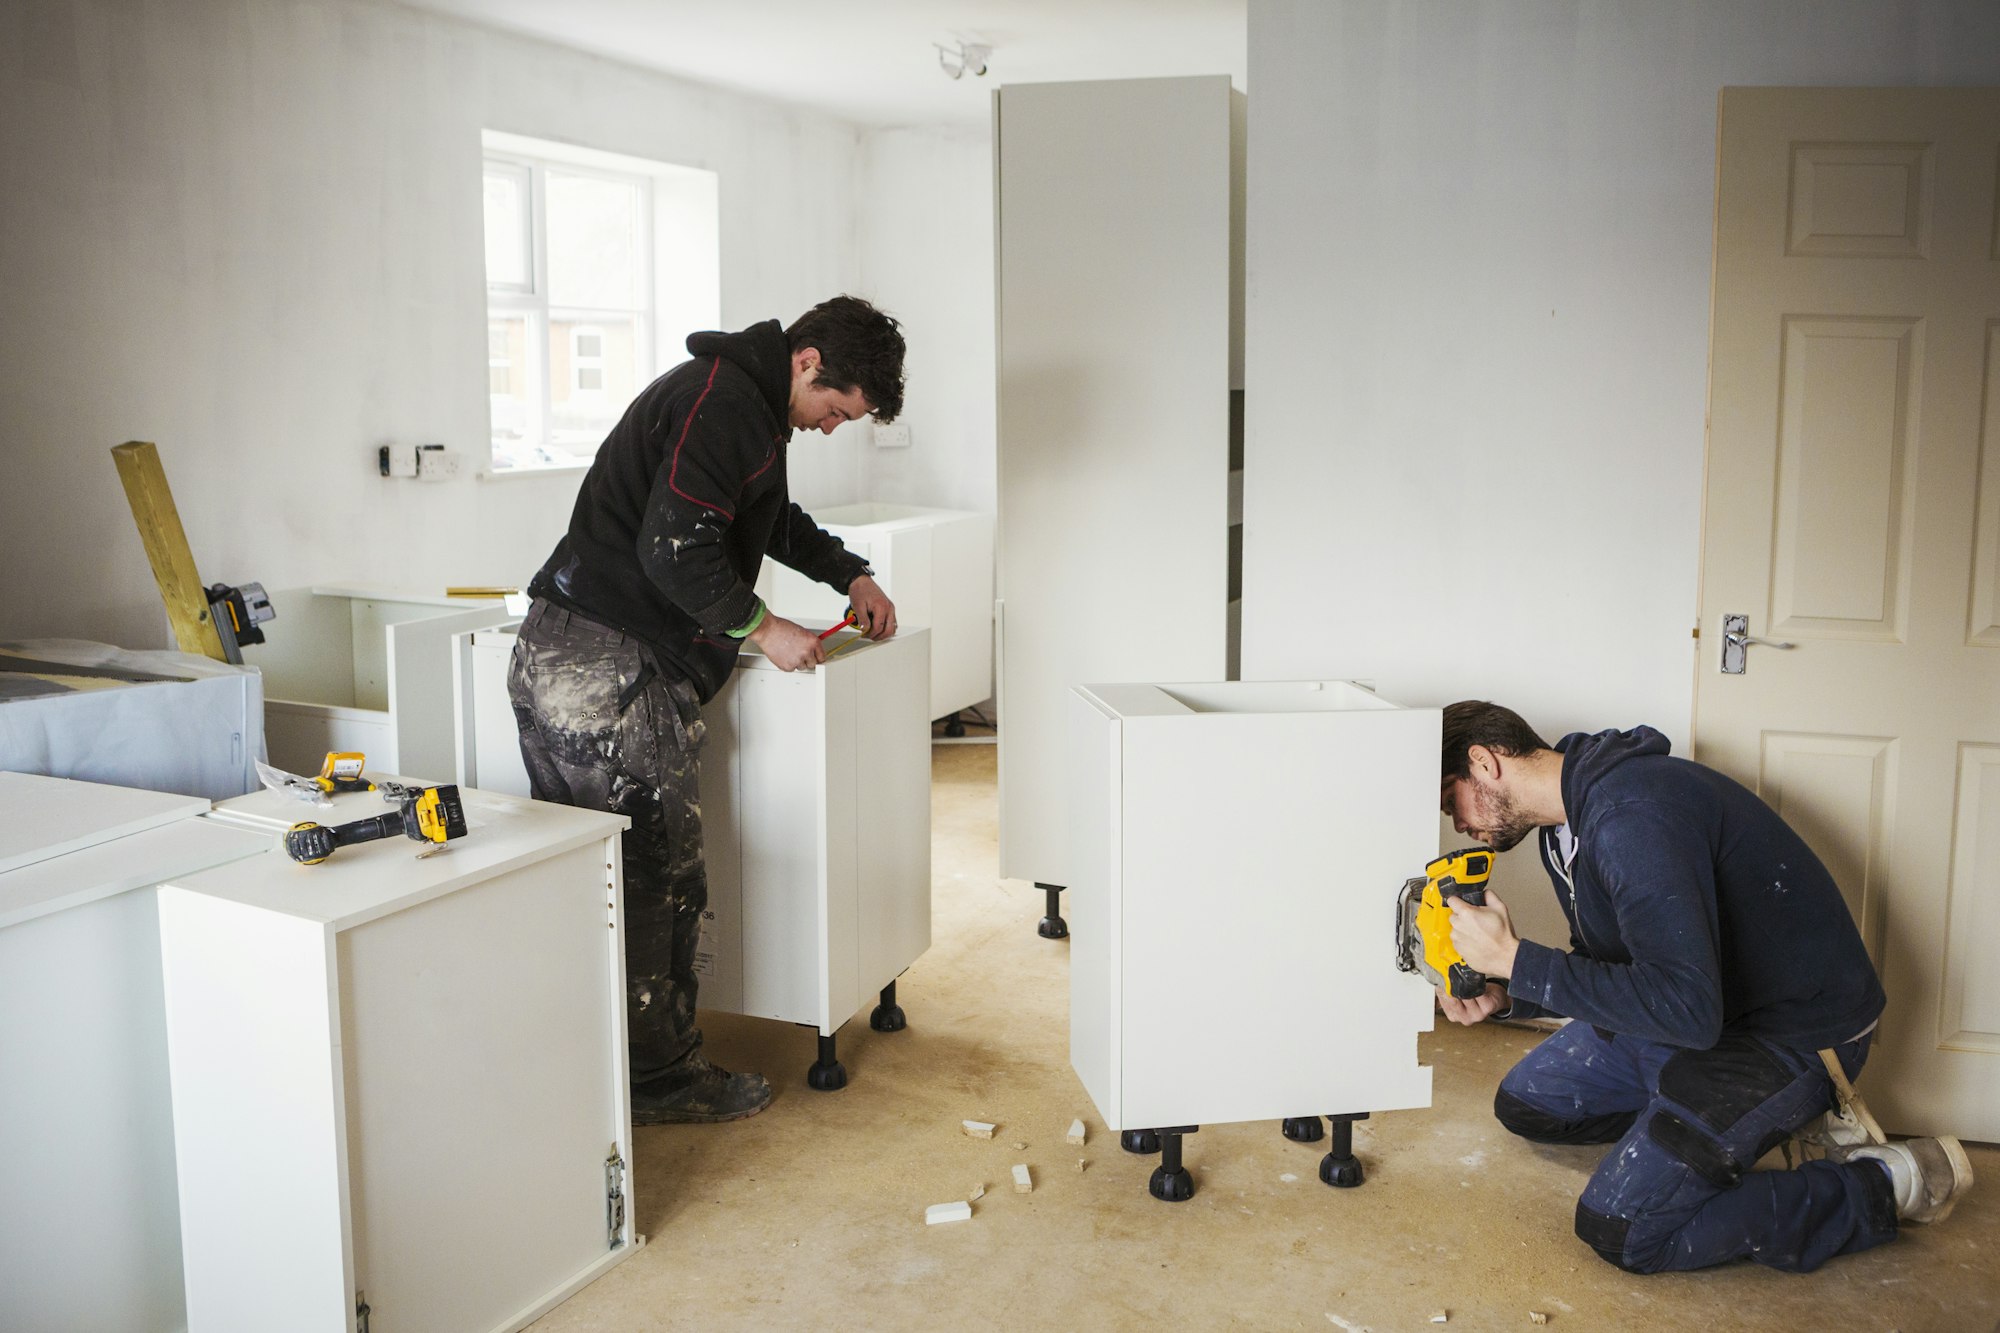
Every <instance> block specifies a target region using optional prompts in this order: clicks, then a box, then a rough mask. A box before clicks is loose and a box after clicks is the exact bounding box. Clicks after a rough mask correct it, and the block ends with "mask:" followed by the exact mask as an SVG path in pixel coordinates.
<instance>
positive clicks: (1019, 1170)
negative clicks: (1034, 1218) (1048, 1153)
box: [1014, 1162, 1035, 1194]
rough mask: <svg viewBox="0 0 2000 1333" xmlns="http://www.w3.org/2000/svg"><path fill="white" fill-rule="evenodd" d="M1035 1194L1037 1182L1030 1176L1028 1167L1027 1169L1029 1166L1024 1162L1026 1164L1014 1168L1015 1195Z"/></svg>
mask: <svg viewBox="0 0 2000 1333" xmlns="http://www.w3.org/2000/svg"><path fill="white" fill-rule="evenodd" d="M1034 1192H1035V1181H1034V1177H1032V1176H1030V1175H1029V1174H1028V1167H1027V1164H1026V1163H1025V1162H1024V1163H1021V1164H1019V1165H1017V1166H1015V1168H1014V1193H1016V1194H1033V1193H1034Z"/></svg>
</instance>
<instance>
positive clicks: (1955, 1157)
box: [1840, 1135, 1972, 1222]
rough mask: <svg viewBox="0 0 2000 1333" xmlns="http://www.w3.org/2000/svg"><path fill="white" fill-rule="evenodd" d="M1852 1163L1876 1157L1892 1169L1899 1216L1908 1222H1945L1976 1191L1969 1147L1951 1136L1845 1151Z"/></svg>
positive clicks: (1897, 1214) (1842, 1155)
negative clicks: (1957, 1205)
mask: <svg viewBox="0 0 2000 1333" xmlns="http://www.w3.org/2000/svg"><path fill="white" fill-rule="evenodd" d="M1840 1156H1841V1157H1843V1158H1845V1159H1846V1160H1848V1161H1853V1160H1854V1159H1855V1158H1857V1157H1872V1158H1874V1159H1875V1160H1876V1161H1878V1162H1880V1163H1882V1165H1883V1166H1885V1167H1887V1168H1888V1169H1889V1180H1890V1182H1891V1183H1892V1184H1893V1185H1894V1187H1895V1191H1896V1216H1898V1217H1900V1218H1902V1219H1903V1220H1904V1221H1906V1222H1942V1221H1944V1220H1945V1218H1946V1217H1948V1216H1950V1215H1951V1210H1952V1206H1953V1205H1954V1204H1956V1203H1957V1202H1958V1201H1959V1198H1960V1196H1962V1195H1963V1194H1964V1193H1965V1192H1966V1191H1967V1190H1969V1189H1971V1188H1972V1160H1971V1159H1970V1158H1968V1157H1967V1156H1966V1155H1965V1146H1964V1145H1963V1144H1961V1143H1960V1142H1959V1141H1958V1140H1957V1139H1955V1138H1952V1137H1950V1136H1949V1135H1947V1136H1945V1137H1943V1138H1935V1139H1906V1140H1904V1141H1903V1142H1901V1143H1883V1144H1871V1145H1869V1146H1867V1147H1864V1148H1853V1149H1846V1150H1842V1152H1841V1153H1840Z"/></svg>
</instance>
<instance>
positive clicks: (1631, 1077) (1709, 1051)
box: [1439, 702, 1972, 1273]
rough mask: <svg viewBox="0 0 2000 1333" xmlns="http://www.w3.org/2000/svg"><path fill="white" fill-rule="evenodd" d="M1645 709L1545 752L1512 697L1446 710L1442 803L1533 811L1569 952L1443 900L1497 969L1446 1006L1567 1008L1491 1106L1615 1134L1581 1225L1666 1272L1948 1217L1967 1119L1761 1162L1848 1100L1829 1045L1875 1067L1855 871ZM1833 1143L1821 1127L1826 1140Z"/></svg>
mask: <svg viewBox="0 0 2000 1333" xmlns="http://www.w3.org/2000/svg"><path fill="white" fill-rule="evenodd" d="M1667 750H1668V743H1667V740H1666V738H1665V737H1664V736H1662V735H1660V733H1658V732H1657V731H1654V730H1653V729H1652V728H1650V727H1639V728H1637V729H1636V730H1633V731H1627V732H1619V731H1603V732H1599V733H1597V734H1596V735H1594V736H1586V735H1583V734H1581V733H1578V734H1576V735H1572V736H1568V737H1565V738H1564V739H1563V741H1562V742H1561V744H1559V745H1557V746H1556V747H1555V748H1554V749H1550V748H1549V747H1548V746H1547V745H1545V744H1544V743H1543V742H1542V739H1541V738H1540V737H1539V736H1537V735H1536V734H1535V732H1534V730H1533V729H1532V728H1530V727H1529V726H1528V724H1527V723H1526V722H1524V721H1522V720H1521V718H1520V716H1519V715H1518V714H1516V713H1514V712H1512V711H1510V710H1508V709H1505V708H1502V707H1500V706H1499V705H1497V704H1490V703H1478V702H1466V703H1457V704H1453V705H1452V706H1451V707H1449V708H1447V709H1445V710H1444V753H1443V772H1442V786H1441V791H1440V798H1441V804H1442V807H1443V810H1444V812H1445V813H1446V814H1447V815H1450V816H1451V819H1452V823H1453V824H1454V825H1455V826H1456V827H1457V829H1458V831H1459V832H1460V833H1463V834H1470V835H1472V836H1473V837H1475V838H1477V839H1478V840H1479V841H1481V842H1483V843H1485V844H1486V845H1487V846H1489V847H1491V848H1493V850H1494V851H1496V852H1504V851H1506V850H1507V849H1508V848H1510V847H1513V846H1514V845H1516V844H1517V843H1519V842H1520V841H1521V840H1522V839H1523V838H1525V837H1527V835H1528V834H1530V833H1533V832H1537V831H1538V830H1539V841H1540V845H1541V853H1542V864H1543V865H1544V866H1545V867H1546V868H1547V869H1548V872H1549V878H1550V880H1551V882H1552V883H1553V884H1554V887H1555V890H1556V897H1557V899H1558V901H1560V902H1561V904H1562V909H1563V914H1564V915H1565V916H1566V917H1568V918H1569V927H1570V948H1569V949H1568V950H1567V951H1564V950H1561V949H1552V948H1549V947H1548V946H1546V945H1542V944H1536V943H1535V942H1534V941H1532V940H1523V939H1519V938H1517V937H1516V936H1515V934H1514V929H1513V925H1512V923H1511V921H1510V920H1509V918H1508V914H1507V906H1506V904H1505V903H1503V902H1501V901H1500V899H1499V898H1498V897H1496V896H1495V895H1494V894H1493V893H1492V891H1491V890H1490V889H1489V890H1488V892H1487V895H1486V904H1487V905H1486V906H1484V907H1472V906H1469V905H1467V904H1466V903H1464V902H1463V901H1454V902H1453V903H1452V905H1451V906H1452V942H1453V944H1454V945H1456V946H1457V948H1458V951H1459V952H1460V953H1461V954H1463V955H1464V957H1465V960H1466V962H1468V963H1469V964H1471V965H1472V966H1473V967H1474V968H1477V969H1478V970H1479V971H1481V972H1484V973H1486V974H1487V975H1488V976H1490V977H1494V978H1499V979H1501V980H1498V981H1495V982H1494V983H1492V984H1490V985H1488V986H1487V988H1486V992H1485V994H1484V995H1481V996H1479V997H1477V998H1475V999H1472V1000H1466V1001H1460V1000H1455V999H1452V998H1451V997H1450V996H1449V994H1448V993H1446V992H1445V991H1442V990H1440V992H1439V1002H1440V1004H1441V1005H1442V1006H1443V1007H1444V1010H1445V1013H1446V1015H1447V1016H1448V1017H1449V1018H1451V1019H1452V1020H1453V1021H1454V1022H1458V1023H1467V1024H1470V1023H1477V1022H1479V1021H1480V1020H1481V1019H1484V1018H1487V1017H1489V1016H1495V1015H1497V1016H1500V1017H1514V1018H1529V1017H1534V1016H1536V1015H1538V1014H1555V1015H1563V1016H1567V1017H1570V1018H1572V1019H1575V1020H1576V1021H1575V1022H1572V1023H1571V1024H1569V1025H1568V1026H1567V1027H1565V1028H1563V1029H1562V1030H1561V1031H1559V1032H1557V1033H1556V1034H1555V1035H1553V1036H1551V1037H1549V1038H1548V1039H1547V1040H1546V1041H1544V1042H1542V1044H1541V1045H1540V1046H1537V1047H1536V1048H1535V1049H1534V1050H1533V1051H1531V1052H1530V1053H1529V1054H1528V1055H1527V1056H1526V1057H1524V1058H1523V1059H1522V1060H1521V1062H1520V1063H1519V1064H1517V1065H1515V1066H1514V1068H1513V1070H1512V1071H1511V1072H1510V1073H1509V1074H1508V1075H1507V1076H1506V1078H1504V1079H1502V1080H1501V1083H1500V1090H1499V1092H1498V1094H1497V1095H1496V1096H1495V1097H1494V1100H1493V1110H1494V1114H1495V1115H1497V1116H1498V1117H1499V1119H1500V1123H1501V1124H1503V1125H1505V1126H1506V1127H1507V1128H1508V1129H1509V1130H1512V1131H1513V1132H1514V1133H1516V1134H1519V1135H1521V1136H1522V1137H1523V1138H1528V1139H1533V1140H1534V1141H1536V1142H1538V1143H1613V1142H1615V1143H1616V1144H1617V1145H1618V1146H1617V1147H1616V1148H1615V1149H1613V1150H1612V1151H1611V1153H1610V1154H1608V1155H1607V1156H1606V1157H1605V1158H1604V1160H1603V1161H1602V1162H1601V1163H1600V1164H1599V1165H1598V1168H1597V1171H1596V1173H1595V1174H1594V1175H1592V1176H1591V1178H1590V1184H1589V1185H1588V1186H1587V1187H1586V1188H1585V1189H1584V1192H1583V1197H1582V1198H1581V1199H1579V1200H1578V1201H1577V1205H1576V1232H1577V1235H1578V1236H1580V1237H1581V1238H1582V1239H1583V1240H1584V1242H1585V1243H1586V1244H1588V1245H1590V1246H1591V1248H1593V1249H1595V1250H1596V1251H1597V1252H1598V1253H1599V1254H1600V1255H1602V1256H1603V1257H1604V1258H1605V1259H1607V1260H1609V1261H1610V1262H1612V1263H1614V1264H1616V1265H1617V1266H1618V1267H1620V1268H1623V1269H1626V1270H1628V1271H1631V1272H1641V1273H1651V1272H1658V1271H1661V1270H1665V1269H1686V1268H1704V1267H1707V1266H1708V1265H1710V1264H1719V1263H1723V1262H1726V1261H1728V1260H1731V1259H1740V1258H1748V1259H1754V1260H1756V1261H1757V1262H1758V1263H1761V1264H1768V1265H1770V1266H1771V1267H1773V1268H1781V1269H1786V1270H1789V1271H1793V1272H1810V1271H1811V1270H1813V1269H1815V1268H1817V1267H1819V1266H1820V1265H1821V1264H1822V1263H1824V1262H1826V1260H1828V1259H1830V1258H1832V1257H1833V1256H1834V1255H1836V1254H1848V1253H1852V1252H1854V1251H1856V1250H1865V1249H1869V1248H1870V1247H1872V1246H1876V1245H1880V1244H1882V1243H1883V1242H1885V1241H1889V1240H1893V1239H1894V1238H1895V1236H1896V1226H1897V1222H1898V1219H1903V1220H1908V1221H1913V1222H1930V1221H1938V1220H1941V1219H1942V1218H1943V1217H1944V1215H1945V1214H1946V1213H1947V1212H1949V1211H1950V1210H1951V1207H1952V1205H1953V1203H1954V1202H1955V1201H1956V1200H1957V1199H1958V1197H1959V1196H1960V1195H1962V1194H1963V1193H1964V1192H1965V1191H1966V1190H1967V1189H1969V1188H1970V1187H1971V1185H1972V1167H1971V1164H1970V1162H1969V1161H1968V1160H1967V1158H1966V1155H1965V1150H1964V1148H1962V1147H1961V1146H1960V1145H1959V1142H1958V1140H1957V1139H1953V1138H1942V1139H1911V1140H1909V1141H1907V1142H1904V1143H1896V1144H1880V1143H1876V1142H1870V1141H1868V1140H1867V1139H1863V1140H1862V1142H1861V1146H1849V1147H1840V1146H1835V1147H1834V1148H1833V1149H1832V1151H1831V1152H1830V1153H1829V1156H1828V1157H1827V1158H1826V1159H1824V1160H1817V1161H1810V1162H1806V1163H1805V1164H1804V1165H1802V1166H1799V1167H1797V1168H1796V1169H1793V1170H1789V1171H1757V1172H1752V1171H1751V1170H1750V1167H1751V1165H1752V1164H1753V1163H1754V1162H1756V1161H1757V1159H1758V1158H1760V1157H1762V1156H1763V1155H1764V1154H1765V1153H1766V1152H1767V1151H1769V1150H1770V1149H1771V1148H1772V1147H1774V1146H1776V1145H1777V1144H1778V1143H1780V1142H1782V1141H1784V1140H1785V1139H1786V1138H1787V1137H1788V1136H1790V1135H1791V1134H1792V1133H1793V1132H1794V1131H1798V1130H1801V1129H1808V1128H1809V1127H1812V1126H1813V1125H1814V1124H1815V1122H1822V1121H1823V1117H1824V1116H1825V1115H1826V1113H1827V1112H1828V1111H1829V1110H1830V1109H1831V1107H1832V1106H1833V1102H1834V1091H1833V1085H1832V1082H1831V1080H1830V1078H1829V1075H1828V1071H1827V1067H1826V1064H1825V1063H1824V1061H1823V1058H1822V1056H1821V1055H1820V1054H1819V1053H1820V1052H1823V1051H1826V1050H1828V1049H1830V1050H1831V1051H1832V1052H1833V1054H1834V1056H1835V1058H1836V1059H1837V1060H1838V1061H1839V1063H1840V1066H1841V1069H1842V1071H1843V1072H1844V1073H1845V1075H1846V1076H1847V1078H1848V1079H1850V1080H1851V1079H1853V1078H1854V1077H1856V1076H1857V1075H1859V1073H1860V1072H1861V1066H1862V1063H1863V1061H1865V1060H1866V1059H1867V1055H1868V1044H1869V1040H1870V1038H1871V1037H1872V1036H1873V1034H1874V1031H1875V1024H1876V1021H1877V1019H1878V1018H1880V1016H1881V1013H1882V1007H1883V994H1882V986H1881V983H1880V982H1879V981H1878V980H1876V976H1875V969H1874V967H1873V965H1872V964H1871V963H1870V962H1869V960H1868V954H1867V951H1866V950H1865V949H1864V948H1863V946H1862V943H1861V935H1860V932H1858V931H1857V930H1856V929H1855V927H1854V919H1853V917H1852V916H1850V915H1849V913H1848V911H1847V905H1846V903H1845V901H1844V900H1843V899H1842V898H1841V896H1840V889H1839V888H1838V887H1837V886H1836V885H1835V884H1834V882H1833V879H1832V877H1831V876H1829V875H1828V874H1827V871H1826V867H1825V866H1823V865H1821V864H1820V861H1819V858H1818V857H1817V856H1815V855H1813V852H1812V849H1811V848H1809V847H1807V846H1806V844H1805V842H1804V840H1803V839H1801V838H1800V837H1799V836H1798V834H1796V833H1794V832H1793V831H1792V830H1791V829H1790V828H1789V827H1787V826H1786V824H1785V822H1784V821H1783V820H1782V819H1780V818H1779V817H1778V816H1777V815H1776V814H1775V813H1773V812H1772V810H1771V808H1770V807H1769V806H1767V805H1765V804H1764V803H1763V802H1762V801H1760V800H1759V799H1758V798H1757V797H1756V796H1755V795H1754V794H1753V793H1752V792H1750V791H1749V790H1748V789H1746V788H1744V787H1742V786H1740V785H1739V784H1737V783H1735V782H1733V781H1731V780H1730V779H1728V778H1726V777H1724V776H1723V775H1722V774H1720V773H1717V772H1715V771H1713V770H1712V769H1707V768H1703V767H1702V766H1701V765H1699V764H1695V763H1691V762H1689V761H1688V760H1685V759H1675V758H1671V757H1669V755H1668V753H1667ZM1822 1142H1824V1136H1822Z"/></svg>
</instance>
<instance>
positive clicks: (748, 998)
mask: <svg viewBox="0 0 2000 1333" xmlns="http://www.w3.org/2000/svg"><path fill="white" fill-rule="evenodd" d="M806 623H807V624H809V625H810V626H811V627H813V628H815V629H823V628H825V627H826V625H828V624H831V623H832V622H831V621H824V622H822V621H807V622H806ZM514 629H515V624H514V623H513V622H503V623H501V624H499V625H496V626H493V627H491V628H488V629H482V630H474V631H471V632H469V633H466V634H463V635H461V636H460V638H459V643H458V653H459V680H460V691H459V700H458V731H459V736H460V758H461V766H460V770H459V774H460V781H461V782H464V783H471V784H476V785H478V786H481V787H485V788H489V789H498V790H503V791H512V792H519V793H521V794H524V795H525V794H526V792H527V790H528V775H527V772H526V770H525V769H524V768H523V767H522V764H521V750H520V741H519V734H518V732H517V730H516V727H515V723H514V714H513V710H512V706H511V705H510V704H509V702H508V699H507V665H508V661H509V659H510V658H511V656H512V654H513V650H514ZM829 643H830V644H831V645H832V648H833V650H834V651H836V652H837V653H838V656H836V657H834V658H833V660H831V661H829V662H826V663H824V664H823V665H821V666H819V667H817V668H815V669H814V670H812V671H796V672H785V671H780V670H778V669H777V668H776V667H775V666H773V665H771V663H770V661H769V660H768V659H767V658H765V657H764V655H763V654H762V653H760V652H758V651H757V650H756V646H755V645H754V644H749V643H746V644H745V645H744V646H743V651H742V653H741V655H740V656H738V658H737V659H736V672H735V677H734V679H733V680H732V681H731V682H730V684H729V686H728V688H726V689H724V690H723V691H722V693H720V694H718V695H717V696H716V697H715V698H714V699H712V700H710V701H709V703H708V705H707V707H706V708H704V709H703V711H702V720H703V721H704V722H705V723H706V724H707V727H708V735H707V739H706V740H705V741H704V743H703V746H702V755H701V808H702V821H701V823H702V850H703V853H704V855H705V856H706V858H707V863H708V910H707V911H706V912H705V913H704V914H703V921H702V940H701V948H700V952H699V954H698V956H697V958H696V962H695V971H696V974H697V975H698V976H699V977H700V978H701V986H700V995H699V1000H698V1005H699V1008H701V1009H711V1010H719V1011H721V1012H723V1013H733V1014H748V1015H750V1016H751V1017H754V1018H774V1019H778V1020H780V1021H782V1022H787V1023H799V1024H804V1025H809V1026H811V1027H813V1028H815V1029H817V1030H818V1032H819V1034H820V1035H819V1054H818V1059H817V1060H816V1061H815V1063H814V1065H813V1067H812V1070H811V1072H810V1075H809V1080H810V1082H811V1084H812V1086H814V1087H816V1088H820V1089H822V1090H830V1089H833V1088H837V1087H840V1086H842V1084H844V1083H845V1081H846V1073H845V1070H844V1069H842V1067H841V1066H840V1064H839V1062H838V1060H837V1058H836V1055H835V1051H836V1047H835V1040H834V1034H835V1033H836V1032H837V1031H838V1030H839V1028H840V1027H841V1025H842V1024H844V1023H845V1022H846V1021H847V1020H848V1019H849V1018H851V1017H853V1016H854V1015H855V1014H856V1013H858V1012H859V1011H860V1010H861V1009H862V1007H863V1006H864V1005H867V1004H868V1003H869V1002H870V1001H871V1000H876V999H877V998H878V997H879V1003H878V1004H876V1005H875V1007H874V1009H873V1010H872V1012H871V1014H870V1024H871V1026H873V1027H875V1028H877V1030H880V1031H893V1030H895V1029H896V1028H899V1027H900V1026H902V1022H903V1017H902V1013H901V1010H900V1009H899V1008H898V1007H897V1004H896V997H895V982H896V978H897V977H898V976H900V975H901V974H902V973H903V971H904V970H905V969H907V968H908V967H909V966H910V964H911V963H913V962H915V961H916V960H917V959H918V958H919V957H921V956H922V955H923V953H924V951H925V950H927V949H928V948H930V943H931V843H930V839H931V819H930V810H931V806H930V779H931V767H930V714H929V712H928V711H927V707H928V705H927V704H926V699H927V697H928V695H927V689H926V684H925V682H926V680H927V679H928V678H929V672H930V662H931V654H930V643H929V635H928V633H927V632H926V631H923V630H912V631H909V632H906V633H902V634H898V635H897V636H896V637H895V638H893V639H890V640H887V641H885V642H882V643H871V642H869V641H868V640H866V639H860V638H859V637H858V636H856V635H855V634H854V633H852V632H851V631H843V632H842V633H841V634H839V635H837V636H835V637H834V638H833V639H831V640H829ZM850 645H851V646H850Z"/></svg>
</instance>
